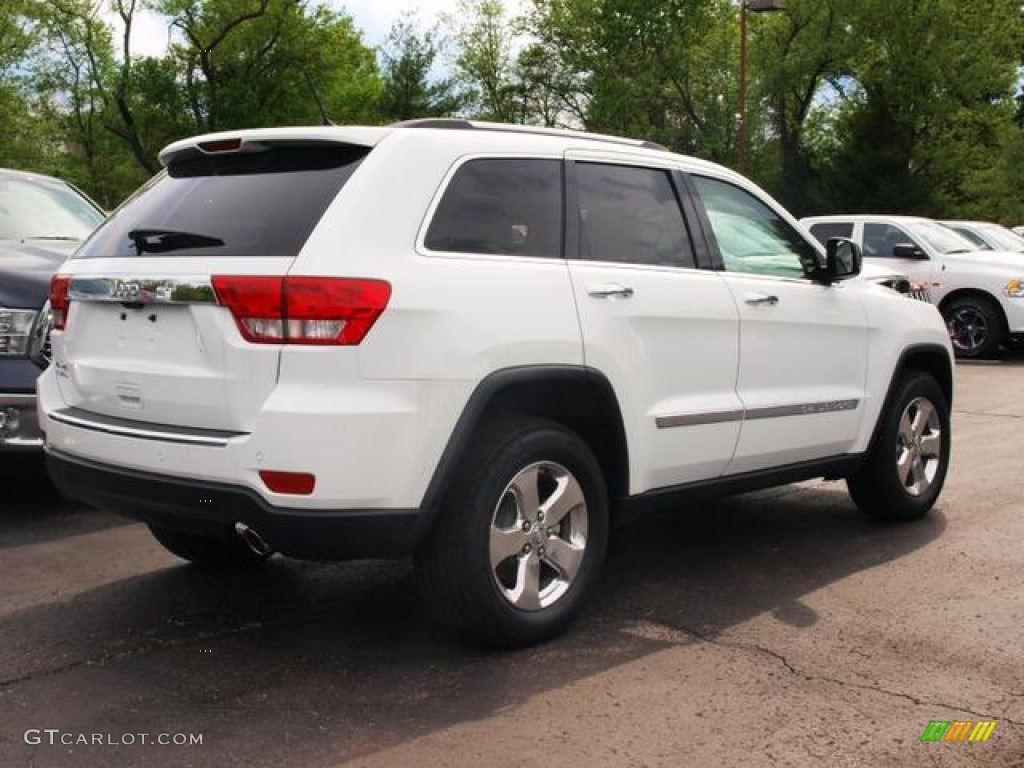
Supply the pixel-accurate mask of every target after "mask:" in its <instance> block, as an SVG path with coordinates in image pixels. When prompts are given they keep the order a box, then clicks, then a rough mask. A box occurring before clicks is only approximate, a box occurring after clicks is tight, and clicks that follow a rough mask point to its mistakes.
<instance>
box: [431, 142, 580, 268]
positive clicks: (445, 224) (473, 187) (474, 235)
mask: <svg viewBox="0 0 1024 768" xmlns="http://www.w3.org/2000/svg"><path fill="white" fill-rule="evenodd" d="M424 244H425V245H426V246H427V248H430V249H431V250H434V251H455V252H457V253H495V254H504V255H511V256H542V257H547V258H561V256H562V161H561V160H530V159H520V158H493V159H490V158H489V159H481V160H470V161H469V162H467V163H465V164H464V165H462V166H461V167H460V168H459V169H458V170H457V171H456V172H455V175H454V176H453V177H452V180H451V183H450V184H449V185H448V189H446V190H445V193H444V197H442V198H441V203H440V204H439V205H438V207H437V211H436V212H435V213H434V219H433V221H431V222H430V228H429V229H428V230H427V236H426V239H425V240H424Z"/></svg>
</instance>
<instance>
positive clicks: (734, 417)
mask: <svg viewBox="0 0 1024 768" xmlns="http://www.w3.org/2000/svg"><path fill="white" fill-rule="evenodd" d="M858 405H860V400H829V401H826V402H822V403H799V404H797V405H774V406H768V407H765V408H750V409H743V408H736V409H734V410H729V411H714V412H711V413H685V414H678V415H674V416H657V417H655V419H654V423H655V424H656V425H657V427H658V429H670V428H672V427H696V426H700V425H702V424H722V423H725V422H727V421H741V420H747V419H749V420H754V419H778V418H782V417H784V416H808V415H813V414H818V413H836V412H837V411H853V410H856V408H857V406H858Z"/></svg>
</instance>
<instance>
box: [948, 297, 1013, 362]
mask: <svg viewBox="0 0 1024 768" xmlns="http://www.w3.org/2000/svg"><path fill="white" fill-rule="evenodd" d="M942 317H943V319H944V320H945V321H946V329H947V330H948V331H949V339H950V341H951V342H953V352H954V353H955V354H956V356H957V357H961V358H964V359H967V360H976V359H981V358H988V357H993V356H994V355H995V354H996V351H997V350H998V349H999V345H1000V344H1001V343H1002V342H1003V340H1004V338H1005V337H1006V323H1005V322H1004V320H1003V313H1002V311H1001V310H1000V309H999V306H998V305H997V304H995V302H993V301H992V300H990V299H987V298H985V297H984V296H963V297H961V298H959V299H954V300H953V301H951V302H950V303H949V304H948V305H947V306H946V307H945V308H944V309H943V310H942Z"/></svg>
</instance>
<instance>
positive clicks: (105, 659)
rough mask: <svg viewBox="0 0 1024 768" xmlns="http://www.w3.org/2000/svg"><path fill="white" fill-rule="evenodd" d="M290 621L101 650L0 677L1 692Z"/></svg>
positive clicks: (253, 623)
mask: <svg viewBox="0 0 1024 768" xmlns="http://www.w3.org/2000/svg"><path fill="white" fill-rule="evenodd" d="M177 620H178V619H176V618H170V619H168V620H167V621H168V623H171V622H175V621H177ZM285 624H288V622H259V621H256V622H249V623H247V624H243V625H242V626H239V627H228V628H225V629H222V630H215V631H212V632H201V633H199V634H197V635H195V636H192V637H182V638H171V639H168V640H162V639H159V638H151V639H149V640H145V639H144V641H143V642H141V643H139V644H137V645H133V646H131V647H129V648H125V649H123V650H120V651H114V652H106V653H101V654H99V655H96V656H88V657H86V658H84V659H76V660H75V661H69V662H68V663H66V664H62V665H60V666H57V667H50V668H47V669H38V670H36V671H34V672H30V673H28V674H27V675H21V676H20V677H9V678H6V679H4V680H0V691H3V690H4V689H7V688H11V687H13V686H15V685H18V684H20V683H26V682H32V681H34V680H41V679H43V678H47V677H53V676H55V675H59V674H61V673H62V672H67V671H69V670H72V669H77V668H78V667H89V666H105V665H106V664H108V663H111V662H116V661H120V660H122V659H125V658H128V657H130V656H135V655H137V654H142V653H149V652H151V651H159V650H164V649H166V648H177V647H179V646H183V645H189V644H192V643H195V642H197V641H201V640H210V639H213V640H216V639H218V638H221V637H230V636H231V635H238V634H241V633H243V632H249V631H251V630H253V629H260V628H262V627H268V626H272V627H277V626H282V625H285Z"/></svg>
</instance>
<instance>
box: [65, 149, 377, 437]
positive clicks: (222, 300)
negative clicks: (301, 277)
mask: <svg viewBox="0 0 1024 768" xmlns="http://www.w3.org/2000/svg"><path fill="white" fill-rule="evenodd" d="M198 141H199V143H196V144H191V145H188V144H186V145H175V148H176V151H175V152H174V153H173V154H171V155H170V156H169V162H168V165H167V168H166V171H165V172H163V173H161V174H160V175H158V176H157V177H155V178H154V179H153V180H152V181H150V182H149V183H148V184H146V185H145V186H144V187H143V188H142V189H140V190H139V191H138V192H137V193H136V194H135V195H133V196H132V197H131V198H129V200H128V201H127V202H126V203H125V204H124V205H123V206H122V207H121V208H119V209H118V210H117V211H116V212H115V213H114V214H113V215H112V216H111V217H110V219H108V221H107V222H106V223H105V224H104V225H103V226H102V227H101V228H100V229H99V230H97V231H96V233H94V235H93V236H92V237H91V238H90V239H89V240H88V241H87V242H86V243H85V245H83V247H82V248H81V249H80V250H79V252H78V253H77V254H76V255H75V257H74V258H73V259H72V260H71V261H70V262H69V263H68V265H66V266H65V267H64V269H63V270H62V273H63V274H62V275H61V276H59V277H58V278H56V279H55V281H54V286H53V295H52V296H51V301H52V302H53V303H54V305H55V308H56V312H55V323H56V327H57V328H58V329H59V328H60V325H61V322H65V323H66V327H65V328H64V329H63V332H57V333H55V334H54V353H55V360H56V363H57V365H56V370H57V381H58V383H59V386H60V390H61V394H62V395H63V398H64V400H65V402H66V404H67V405H68V406H69V408H70V409H71V410H70V411H69V412H68V413H70V414H73V415H76V416H78V417H88V415H89V414H96V415H99V416H101V417H113V418H114V419H117V420H119V421H120V420H128V421H131V422H145V423H148V424H154V425H171V426H177V427H186V428H197V429H206V430H226V431H237V432H246V431H249V429H250V428H251V426H252V423H253V421H254V419H255V417H256V415H257V413H258V412H259V409H260V406H261V405H262V403H263V402H264V401H265V400H266V398H267V397H268V396H269V394H270V393H271V391H272V390H273V388H274V385H275V383H276V381H277V375H278V365H279V358H280V349H281V347H280V344H279V343H275V342H278V341H280V339H278V338H277V337H279V336H281V335H282V334H281V325H282V324H283V323H284V320H283V319H282V320H280V321H278V327H277V329H276V330H275V329H274V328H272V327H271V326H272V325H273V322H274V321H273V320H265V319H259V317H261V315H260V314H259V312H255V311H250V312H249V314H255V315H256V316H257V319H255V320H243V319H242V318H240V317H238V316H237V315H238V314H239V313H238V312H234V313H233V310H232V309H229V307H228V306H226V305H231V304H232V301H236V302H237V301H238V300H239V298H238V297H239V296H241V297H242V301H243V302H244V301H248V302H249V304H250V306H251V305H252V304H253V302H256V304H259V303H260V302H262V303H263V306H264V307H266V308H267V312H266V313H265V315H266V316H268V317H269V316H273V315H275V313H276V314H277V315H278V316H279V315H280V307H281V303H282V302H281V299H280V295H281V284H282V281H283V280H284V276H285V275H287V273H288V270H289V269H290V267H291V265H292V263H293V261H294V260H295V258H296V256H297V254H298V253H299V252H300V250H301V249H302V247H303V245H304V244H305V242H306V240H307V239H308V238H309V235H310V233H311V232H312V231H313V229H314V228H315V227H316V225H317V223H318V222H319V221H320V219H321V218H322V217H323V214H324V211H325V210H326V209H327V208H328V206H329V205H330V204H331V202H332V201H333V200H334V199H335V197H336V196H337V194H338V192H339V191H340V190H341V189H342V187H343V186H344V185H345V183H346V182H347V181H348V179H349V178H350V177H351V175H352V174H353V173H354V172H355V170H356V169H357V168H358V167H359V165H360V163H361V162H362V160H363V159H364V158H365V157H366V155H367V154H368V153H369V151H370V149H371V147H369V146H364V145H359V144H352V143H340V142H338V141H333V142H331V141H324V140H314V141H311V140H309V139H308V138H299V139H296V138H291V139H288V138H287V137H285V138H283V139H281V138H272V139H267V138H261V139H260V140H247V139H238V138H235V139H223V138H217V139H216V140H208V141H206V142H203V141H202V140H201V139H200V140H198ZM165 159H167V153H165ZM275 281H276V282H275ZM275 284H276V286H277V297H278V298H277V299H275V298H274V293H273V289H274V286H275ZM254 291H255V293H254ZM275 302H276V306H275ZM65 305H66V306H65ZM62 316H63V319H62ZM246 323H248V324H246ZM275 334H277V336H275ZM246 337H248V338H246Z"/></svg>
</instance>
